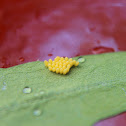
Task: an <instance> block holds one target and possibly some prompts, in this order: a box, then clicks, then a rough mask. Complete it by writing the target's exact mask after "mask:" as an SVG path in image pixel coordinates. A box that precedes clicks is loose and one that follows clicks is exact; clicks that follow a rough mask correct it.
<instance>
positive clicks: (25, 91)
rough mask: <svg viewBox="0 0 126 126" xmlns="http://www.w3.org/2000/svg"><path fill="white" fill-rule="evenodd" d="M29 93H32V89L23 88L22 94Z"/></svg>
mask: <svg viewBox="0 0 126 126" xmlns="http://www.w3.org/2000/svg"><path fill="white" fill-rule="evenodd" d="M31 91H32V89H31V88H29V87H25V88H24V89H23V93H25V94H30V93H31Z"/></svg>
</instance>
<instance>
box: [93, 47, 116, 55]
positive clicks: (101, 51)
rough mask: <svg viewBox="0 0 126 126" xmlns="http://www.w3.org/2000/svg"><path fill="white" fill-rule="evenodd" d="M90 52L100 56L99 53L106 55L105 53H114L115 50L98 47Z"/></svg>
mask: <svg viewBox="0 0 126 126" xmlns="http://www.w3.org/2000/svg"><path fill="white" fill-rule="evenodd" d="M92 52H93V54H101V53H107V52H115V50H114V49H113V48H109V47H103V46H99V47H96V48H93V50H92Z"/></svg>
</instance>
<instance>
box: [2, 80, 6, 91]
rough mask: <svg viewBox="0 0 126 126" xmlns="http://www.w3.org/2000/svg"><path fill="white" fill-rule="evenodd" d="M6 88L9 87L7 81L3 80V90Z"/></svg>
mask: <svg viewBox="0 0 126 126" xmlns="http://www.w3.org/2000/svg"><path fill="white" fill-rule="evenodd" d="M6 89H7V85H6V82H3V88H2V90H6Z"/></svg>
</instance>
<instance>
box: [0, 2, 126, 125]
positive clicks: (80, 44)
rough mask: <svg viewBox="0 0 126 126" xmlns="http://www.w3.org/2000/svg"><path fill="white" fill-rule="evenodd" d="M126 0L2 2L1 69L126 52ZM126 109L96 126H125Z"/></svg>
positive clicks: (0, 6)
mask: <svg viewBox="0 0 126 126" xmlns="http://www.w3.org/2000/svg"><path fill="white" fill-rule="evenodd" d="M125 12H126V2H125V0H104V1H103V0H53V1H52V0H1V1H0V67H1V68H7V67H11V66H15V65H18V64H22V63H26V62H30V61H36V60H40V61H43V60H45V59H46V60H48V59H49V58H54V57H55V56H57V55H59V56H68V57H75V56H79V55H87V54H99V53H105V52H115V51H125V50H126V14H125ZM125 118H126V113H123V114H121V115H119V116H116V117H113V118H110V119H107V120H105V121H101V122H100V123H98V124H96V126H125V125H126V121H125Z"/></svg>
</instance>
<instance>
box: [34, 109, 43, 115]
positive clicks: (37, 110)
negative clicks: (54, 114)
mask: <svg viewBox="0 0 126 126" xmlns="http://www.w3.org/2000/svg"><path fill="white" fill-rule="evenodd" d="M33 114H34V115H35V116H40V115H41V114H42V112H41V110H39V109H36V110H34V112H33Z"/></svg>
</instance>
